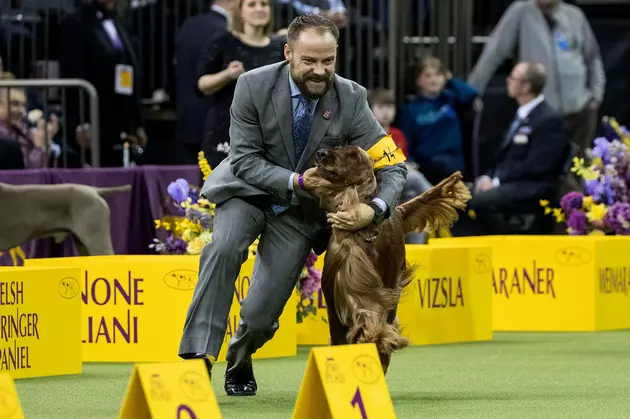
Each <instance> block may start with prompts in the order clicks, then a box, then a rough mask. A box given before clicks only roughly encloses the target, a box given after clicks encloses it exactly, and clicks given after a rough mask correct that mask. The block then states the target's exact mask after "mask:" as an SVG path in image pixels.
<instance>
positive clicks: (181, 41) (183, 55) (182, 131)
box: [174, 0, 237, 164]
mask: <svg viewBox="0 0 630 419" xmlns="http://www.w3.org/2000/svg"><path fill="white" fill-rule="evenodd" d="M236 2H237V0H215V1H214V2H213V4H212V7H211V9H210V11H209V12H208V13H205V14H202V15H197V16H192V17H190V18H188V19H187V20H186V21H185V22H184V24H183V25H182V27H181V28H180V30H179V32H178V33H177V38H176V39H175V57H174V65H175V80H176V86H177V87H176V88H177V141H179V142H181V143H182V144H183V145H184V147H185V149H186V151H187V155H188V158H189V159H190V163H192V164H195V163H196V161H197V153H199V151H201V142H202V139H203V130H204V124H205V121H206V114H207V112H208V109H209V104H208V97H207V96H206V97H200V96H199V95H198V94H197V92H196V83H197V69H198V68H197V67H198V64H199V60H200V58H201V56H202V54H203V51H204V49H205V47H206V45H207V44H208V42H212V40H213V39H214V38H216V37H217V36H219V35H222V34H223V33H225V32H227V30H228V24H229V21H230V19H231V16H232V13H233V10H234V8H235V7H236Z"/></svg>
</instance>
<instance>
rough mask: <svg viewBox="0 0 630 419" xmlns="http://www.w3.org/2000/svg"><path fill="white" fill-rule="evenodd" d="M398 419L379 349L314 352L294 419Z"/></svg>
mask: <svg viewBox="0 0 630 419" xmlns="http://www.w3.org/2000/svg"><path fill="white" fill-rule="evenodd" d="M395 417H396V413H395V412H394V406H393V405H392V400H391V398H390V395H389V389H388V388H387V382H386V381H385V376H384V375H383V368H382V367H381V361H380V360H379V356H378V352H377V351H376V345H374V344H361V345H341V346H330V347H321V348H312V349H311V352H310V354H309V357H308V364H307V366H306V372H305V374H304V378H303V380H302V385H301V387H300V392H299V393H298V398H297V401H296V403H295V408H294V410H293V418H294V419H321V418H332V419H348V418H361V419H368V418H379V419H388V418H395Z"/></svg>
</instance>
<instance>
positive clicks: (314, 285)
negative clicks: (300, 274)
mask: <svg viewBox="0 0 630 419" xmlns="http://www.w3.org/2000/svg"><path fill="white" fill-rule="evenodd" d="M321 282H322V275H321V272H319V271H318V270H316V269H309V270H308V275H306V277H304V278H303V279H302V280H301V281H300V297H302V299H303V300H307V299H309V298H312V297H313V295H314V294H315V293H316V292H318V291H319V289H320V287H321Z"/></svg>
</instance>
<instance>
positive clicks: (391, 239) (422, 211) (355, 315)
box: [309, 146, 471, 372]
mask: <svg viewBox="0 0 630 419" xmlns="http://www.w3.org/2000/svg"><path fill="white" fill-rule="evenodd" d="M309 184H310V185H309V189H311V190H312V192H313V194H314V195H315V196H317V197H319V198H320V200H321V204H322V207H323V208H324V210H325V211H327V212H337V211H346V210H349V209H350V208H352V207H354V206H355V205H357V204H359V203H366V204H367V203H369V202H370V201H371V199H372V196H373V195H374V193H375V191H376V187H377V184H376V178H375V176H374V170H373V163H372V159H371V158H370V156H369V155H368V154H367V153H366V152H365V151H364V150H362V149H360V148H358V147H354V146H349V147H342V148H337V149H334V150H326V151H324V152H321V151H320V152H319V154H318V156H317V161H316V166H315V168H313V169H310V171H309ZM470 198H471V196H470V192H469V191H468V188H466V186H465V185H464V184H463V183H462V176H461V174H460V173H459V172H457V173H455V174H453V175H452V176H451V177H449V178H448V179H445V180H444V181H442V182H441V183H440V184H438V185H437V186H435V187H433V188H432V189H430V190H428V191H426V192H425V193H424V194H422V195H420V196H418V197H416V198H414V199H412V200H411V201H408V202H406V203H405V204H402V205H399V206H397V207H396V208H395V209H394V211H392V214H391V216H390V218H389V219H388V220H386V221H384V222H383V223H382V224H380V225H379V226H378V227H375V226H374V225H373V224H371V225H370V226H368V227H366V228H364V229H362V230H358V231H346V230H339V229H333V231H332V235H331V239H330V242H329V245H328V250H327V251H326V257H325V259H324V270H323V273H322V289H323V293H324V297H325V299H326V303H327V306H328V322H329V327H330V334H331V341H332V344H333V345H342V344H348V343H375V344H376V347H377V349H378V352H379V355H380V358H381V363H382V365H383V370H384V371H385V372H387V368H388V366H389V362H390V360H391V355H392V353H393V351H395V350H397V349H401V348H404V347H405V346H407V345H408V344H409V341H408V340H407V339H406V338H404V337H403V336H401V332H400V328H399V326H398V321H397V318H396V309H397V306H398V302H399V300H400V292H401V290H402V288H403V287H404V285H406V284H407V283H408V282H410V281H411V280H412V276H413V270H412V269H411V267H410V266H409V264H408V263H407V262H406V260H405V235H406V233H408V232H411V231H415V230H424V231H431V230H437V229H439V228H441V227H447V226H450V225H451V224H452V223H453V222H454V221H455V220H456V219H457V210H458V209H460V210H463V209H464V208H465V207H466V202H467V201H468V200H469V199H470Z"/></svg>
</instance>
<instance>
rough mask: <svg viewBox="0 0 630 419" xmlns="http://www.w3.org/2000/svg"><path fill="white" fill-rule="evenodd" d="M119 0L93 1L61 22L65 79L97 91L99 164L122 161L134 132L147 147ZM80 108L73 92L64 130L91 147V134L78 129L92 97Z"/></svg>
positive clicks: (133, 55) (132, 53) (135, 62)
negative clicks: (80, 81)
mask: <svg viewBox="0 0 630 419" xmlns="http://www.w3.org/2000/svg"><path fill="white" fill-rule="evenodd" d="M117 3H118V0H91V1H88V2H87V3H85V4H83V5H82V6H81V7H79V9H78V11H77V12H75V13H72V14H69V15H67V16H66V18H65V19H64V21H63V22H62V25H61V32H62V37H61V38H62V41H61V42H62V45H61V56H60V73H61V77H62V78H78V79H85V80H87V81H89V82H91V83H92V84H93V85H94V86H95V87H96V89H97V91H98V94H99V117H100V118H99V123H100V132H99V134H100V155H101V166H103V167H120V166H122V164H123V148H122V144H123V138H125V137H126V136H135V137H136V138H137V145H139V146H140V147H145V146H146V145H147V141H148V140H147V135H146V133H145V131H144V128H143V119H142V110H141V106H140V91H139V88H138V86H139V80H140V74H139V68H140V67H139V66H138V60H137V57H136V52H135V51H134V50H133V48H132V44H131V41H130V38H129V35H128V32H127V30H126V29H125V28H124V27H123V25H122V23H121V22H120V21H119V19H118V18H117V14H116V5H117ZM84 104H85V107H84V108H83V109H80V102H79V95H78V94H75V93H74V92H72V91H70V92H69V94H68V97H67V102H66V114H67V117H66V129H67V131H68V134H69V135H68V136H69V137H72V135H71V134H72V133H74V131H75V129H78V130H79V131H77V136H76V139H77V143H78V144H79V146H81V147H83V148H89V147H90V140H91V139H90V138H89V137H88V136H86V135H83V134H84V133H82V132H81V131H80V128H81V125H82V123H83V122H85V121H81V114H83V115H84V117H85V118H86V119H87V118H88V116H89V112H88V110H89V108H88V101H87V100H85V101H84Z"/></svg>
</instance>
